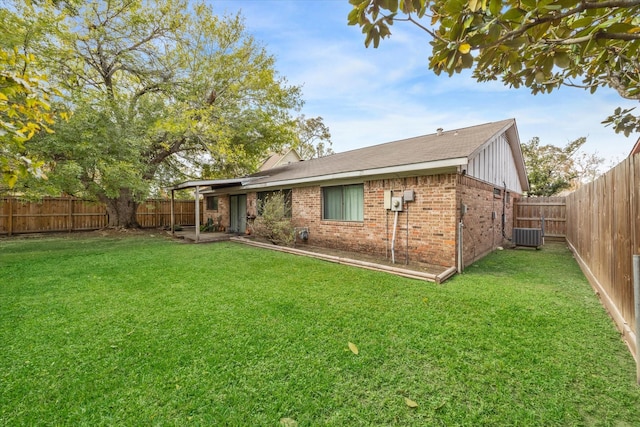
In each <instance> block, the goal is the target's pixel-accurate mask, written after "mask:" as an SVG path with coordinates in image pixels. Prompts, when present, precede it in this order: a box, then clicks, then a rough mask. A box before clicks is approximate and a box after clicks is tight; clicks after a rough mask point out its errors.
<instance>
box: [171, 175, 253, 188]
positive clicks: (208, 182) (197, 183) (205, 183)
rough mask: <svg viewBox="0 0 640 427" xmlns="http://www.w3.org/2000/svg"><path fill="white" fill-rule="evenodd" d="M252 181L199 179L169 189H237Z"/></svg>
mask: <svg viewBox="0 0 640 427" xmlns="http://www.w3.org/2000/svg"><path fill="white" fill-rule="evenodd" d="M249 181H251V178H248V177H247V178H232V179H199V180H193V181H185V182H181V183H180V184H176V185H174V186H173V187H169V190H172V191H174V190H185V189H187V188H196V187H198V188H199V187H211V188H212V189H213V188H225V187H235V186H238V185H244V184H246V183H248V182H249Z"/></svg>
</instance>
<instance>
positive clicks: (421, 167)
mask: <svg viewBox="0 0 640 427" xmlns="http://www.w3.org/2000/svg"><path fill="white" fill-rule="evenodd" d="M468 163H469V160H468V159H467V158H466V157H457V158H453V159H446V160H436V161H431V162H422V163H412V164H407V165H399V166H388V167H383V168H375V169H364V170H357V171H349V172H339V173H333V174H327V175H318V176H312V177H303V178H292V179H282V180H279V181H277V180H276V181H267V182H264V183H255V184H252V183H251V181H249V182H246V183H244V182H243V183H242V187H243V188H244V189H256V188H265V187H279V186H289V185H297V184H306V183H312V182H321V181H334V180H340V179H355V178H363V177H369V176H376V175H397V174H401V173H407V172H419V171H425V170H433V169H446V168H452V167H458V166H464V165H466V164H468ZM249 178H251V177H249ZM269 178H270V177H269V176H261V177H255V178H254V179H255V180H260V179H267V180H268V179H269Z"/></svg>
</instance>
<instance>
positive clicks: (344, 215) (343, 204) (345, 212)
mask: <svg viewBox="0 0 640 427" xmlns="http://www.w3.org/2000/svg"><path fill="white" fill-rule="evenodd" d="M349 188H358V189H359V193H360V194H359V195H360V196H361V197H360V199H359V200H358V201H357V203H358V205H357V206H355V209H354V207H353V206H349V205H347V203H348V201H346V200H345V199H346V198H345V189H349ZM338 189H340V215H339V218H338V217H333V216H328V215H327V213H328V209H329V203H330V200H328V197H329V193H330V192H331V193H333V194H334V196H335V195H336V190H338ZM321 197H322V206H321V211H322V212H321V218H322V220H323V221H343V222H364V184H345V185H331V186H326V187H322V195H321ZM332 210H333V211H336V210H337V209H336V206H333V207H332ZM354 210H355V211H356V214H357V218H356V219H349V216H350V215H349V211H354Z"/></svg>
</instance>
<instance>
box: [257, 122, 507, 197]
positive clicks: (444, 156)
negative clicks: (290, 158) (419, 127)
mask: <svg viewBox="0 0 640 427" xmlns="http://www.w3.org/2000/svg"><path fill="white" fill-rule="evenodd" d="M514 124H515V120H514V119H508V120H502V121H499V122H492V123H486V124H482V125H478V126H471V127H466V128H462V129H456V130H450V131H443V132H442V133H434V134H429V135H423V136H417V137H414V138H408V139H403V140H399V141H393V142H388V143H384V144H379V145H373V146H370V147H365V148H359V149H356V150H351V151H345V152H343V153H337V154H332V155H330V156H327V157H321V158H319V159H313V160H308V161H304V162H299V163H291V164H288V165H285V166H281V167H276V168H273V169H270V170H266V171H262V172H258V173H256V174H253V175H250V176H249V178H250V179H251V181H250V182H251V184H250V185H254V184H260V183H262V184H265V183H269V182H275V181H288V180H300V179H305V178H313V177H322V176H330V175H336V174H342V173H348V172H357V171H368V170H376V169H383V168H390V167H394V166H405V165H412V164H415V165H418V164H424V163H428V162H437V161H441V160H449V159H461V158H468V157H469V156H471V155H472V154H473V153H474V152H475V151H476V150H478V149H479V148H480V147H482V146H483V145H484V144H485V143H487V142H488V141H490V140H491V139H492V138H493V137H494V136H496V135H498V134H500V133H502V132H504V131H505V130H507V129H508V128H509V127H511V126H513V125H514Z"/></svg>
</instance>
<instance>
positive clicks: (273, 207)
mask: <svg viewBox="0 0 640 427" xmlns="http://www.w3.org/2000/svg"><path fill="white" fill-rule="evenodd" d="M258 212H259V213H260V216H258V218H256V219H255V221H254V222H253V233H254V234H255V235H256V236H257V237H260V238H263V239H266V240H268V241H270V242H271V243H273V244H274V245H281V246H291V245H292V244H293V240H294V235H293V223H292V221H291V218H290V217H289V216H288V215H287V208H286V203H285V196H284V194H283V193H282V192H276V193H272V194H269V195H268V196H267V197H266V198H265V199H264V200H259V201H258Z"/></svg>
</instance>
